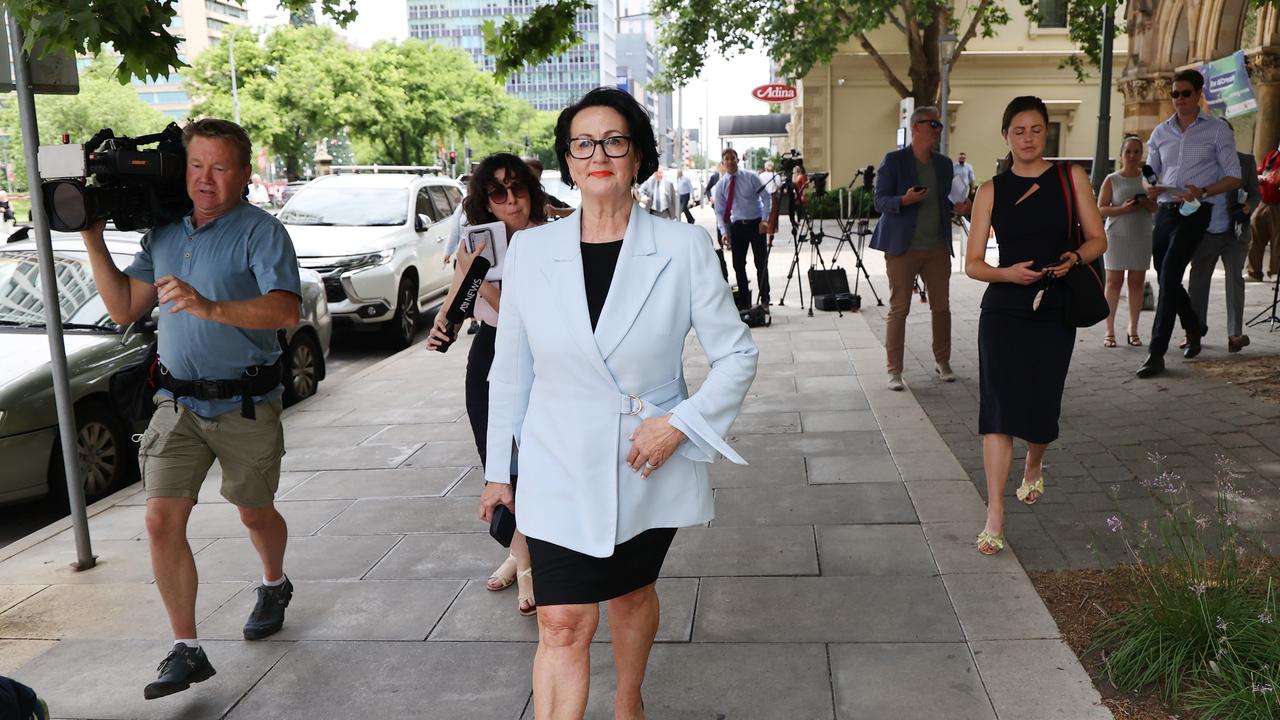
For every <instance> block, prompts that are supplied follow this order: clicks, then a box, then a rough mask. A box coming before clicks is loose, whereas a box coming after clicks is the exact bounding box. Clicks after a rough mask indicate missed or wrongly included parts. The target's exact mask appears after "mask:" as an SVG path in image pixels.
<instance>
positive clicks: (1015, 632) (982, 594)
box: [943, 573, 1060, 642]
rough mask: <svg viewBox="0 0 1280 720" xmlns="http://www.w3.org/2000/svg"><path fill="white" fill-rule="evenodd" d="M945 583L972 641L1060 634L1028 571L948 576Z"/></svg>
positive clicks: (962, 627)
mask: <svg viewBox="0 0 1280 720" xmlns="http://www.w3.org/2000/svg"><path fill="white" fill-rule="evenodd" d="M943 582H944V583H945V584H946V586H947V592H948V593H949V594H950V595H951V603H952V604H953V605H954V606H955V609H956V615H957V616H958V617H959V618H960V627H961V629H962V630H964V636H965V638H966V639H967V640H968V641H969V642H974V641H978V640H1044V639H1056V638H1058V637H1060V634H1059V632H1058V624H1057V623H1055V622H1054V621H1053V616H1052V615H1050V614H1049V610H1048V609H1047V608H1046V607H1045V606H1044V602H1043V601H1042V600H1041V599H1040V596H1039V595H1038V594H1036V589H1035V587H1034V586H1033V585H1032V584H1031V580H1030V579H1029V578H1027V576H1026V574H1025V573H1016V574H955V575H945V576H943Z"/></svg>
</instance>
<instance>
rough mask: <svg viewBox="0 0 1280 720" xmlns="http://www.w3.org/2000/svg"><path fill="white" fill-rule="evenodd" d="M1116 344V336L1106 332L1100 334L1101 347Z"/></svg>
mask: <svg viewBox="0 0 1280 720" xmlns="http://www.w3.org/2000/svg"><path fill="white" fill-rule="evenodd" d="M1115 346H1116V336H1115V335H1112V334H1110V333H1108V334H1107V335H1103V336H1102V347H1104V348H1113V347H1115Z"/></svg>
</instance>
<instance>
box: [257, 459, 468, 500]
mask: <svg viewBox="0 0 1280 720" xmlns="http://www.w3.org/2000/svg"><path fill="white" fill-rule="evenodd" d="M469 469H470V467H469V466H464V467H443V468H426V467H423V468H407V467H401V468H393V469H373V470H335V471H325V472H318V473H315V474H314V475H313V476H312V477H311V478H309V479H308V480H306V481H305V482H303V483H301V484H300V485H298V486H297V487H295V488H293V489H292V490H290V491H289V492H288V493H286V494H285V495H284V496H283V497H282V498H281V499H283V500H330V499H337V498H349V499H355V498H369V497H439V496H441V495H443V494H444V493H445V491H446V490H448V489H449V488H451V487H453V484H454V483H456V482H457V481H458V478H460V477H462V476H463V475H464V474H465V473H466V471H467V470H469Z"/></svg>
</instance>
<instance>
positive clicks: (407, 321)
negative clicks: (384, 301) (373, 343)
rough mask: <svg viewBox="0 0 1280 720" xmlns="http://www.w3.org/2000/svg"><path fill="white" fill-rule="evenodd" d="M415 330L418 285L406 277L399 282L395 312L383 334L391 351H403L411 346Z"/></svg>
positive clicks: (385, 326) (416, 327)
mask: <svg viewBox="0 0 1280 720" xmlns="http://www.w3.org/2000/svg"><path fill="white" fill-rule="evenodd" d="M417 329H418V284H417V283H416V282H414V281H413V278H409V277H406V278H404V279H402V280H401V281H400V289H399V290H398V291H397V292H396V312H395V315H394V316H392V318H391V319H390V320H388V321H387V322H386V324H385V325H384V332H385V333H386V336H387V340H388V341H389V342H390V343H391V347H392V348H393V349H395V350H404V349H405V348H407V347H409V346H410V345H412V344H413V335H414V333H415V332H416V331H417Z"/></svg>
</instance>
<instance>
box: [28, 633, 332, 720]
mask: <svg viewBox="0 0 1280 720" xmlns="http://www.w3.org/2000/svg"><path fill="white" fill-rule="evenodd" d="M204 647H205V652H206V653H208V655H209V662H210V663H212V664H213V668H214V669H215V670H217V672H218V674H217V675H215V676H214V677H212V678H210V679H209V680H206V681H204V682H203V683H199V684H197V685H193V686H191V688H190V689H189V690H186V691H185V692H181V693H178V694H176V695H171V696H169V697H167V698H164V699H161V700H145V699H143V697H142V688H143V686H145V685H146V684H147V683H149V682H151V681H153V680H155V679H156V665H157V664H158V663H159V662H160V661H161V660H163V659H164V655H165V653H166V652H168V643H167V642H163V641H161V642H156V641H145V640H123V641H121V640H115V641H101V640H64V641H62V642H60V643H58V646H57V647H55V648H53V649H51V650H49V651H48V652H45V653H44V654H42V655H40V656H39V657H37V658H35V659H34V660H32V661H31V662H29V663H27V664H26V665H25V666H23V667H22V668H21V669H20V670H19V671H18V673H17V674H16V678H17V679H18V680H19V681H21V682H24V683H26V684H28V685H30V686H32V687H35V688H39V693H40V695H41V696H42V697H44V698H45V700H47V701H48V703H49V710H50V712H51V713H52V714H53V716H54V717H55V718H94V719H95V720H172V719H173V718H182V720H219V719H220V718H222V717H223V716H224V715H225V714H226V713H227V711H229V710H231V708H232V707H233V706H234V705H235V704H236V702H237V701H238V700H240V698H241V697H242V696H243V695H244V693H245V690H246V689H248V688H249V687H252V685H253V683H254V682H256V681H257V680H258V679H259V678H261V677H262V676H263V675H264V674H266V672H267V671H268V670H269V669H270V668H271V667H272V666H273V665H275V664H276V663H277V662H279V660H280V658H281V657H283V656H284V654H285V653H287V652H289V649H290V647H291V646H290V644H288V643H247V642H243V641H240V642H208V643H206V644H204ZM73 678H74V681H72V679H73ZM257 717H270V716H266V715H259V716H257ZM317 717H322V716H317ZM331 717H336V716H331Z"/></svg>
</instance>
